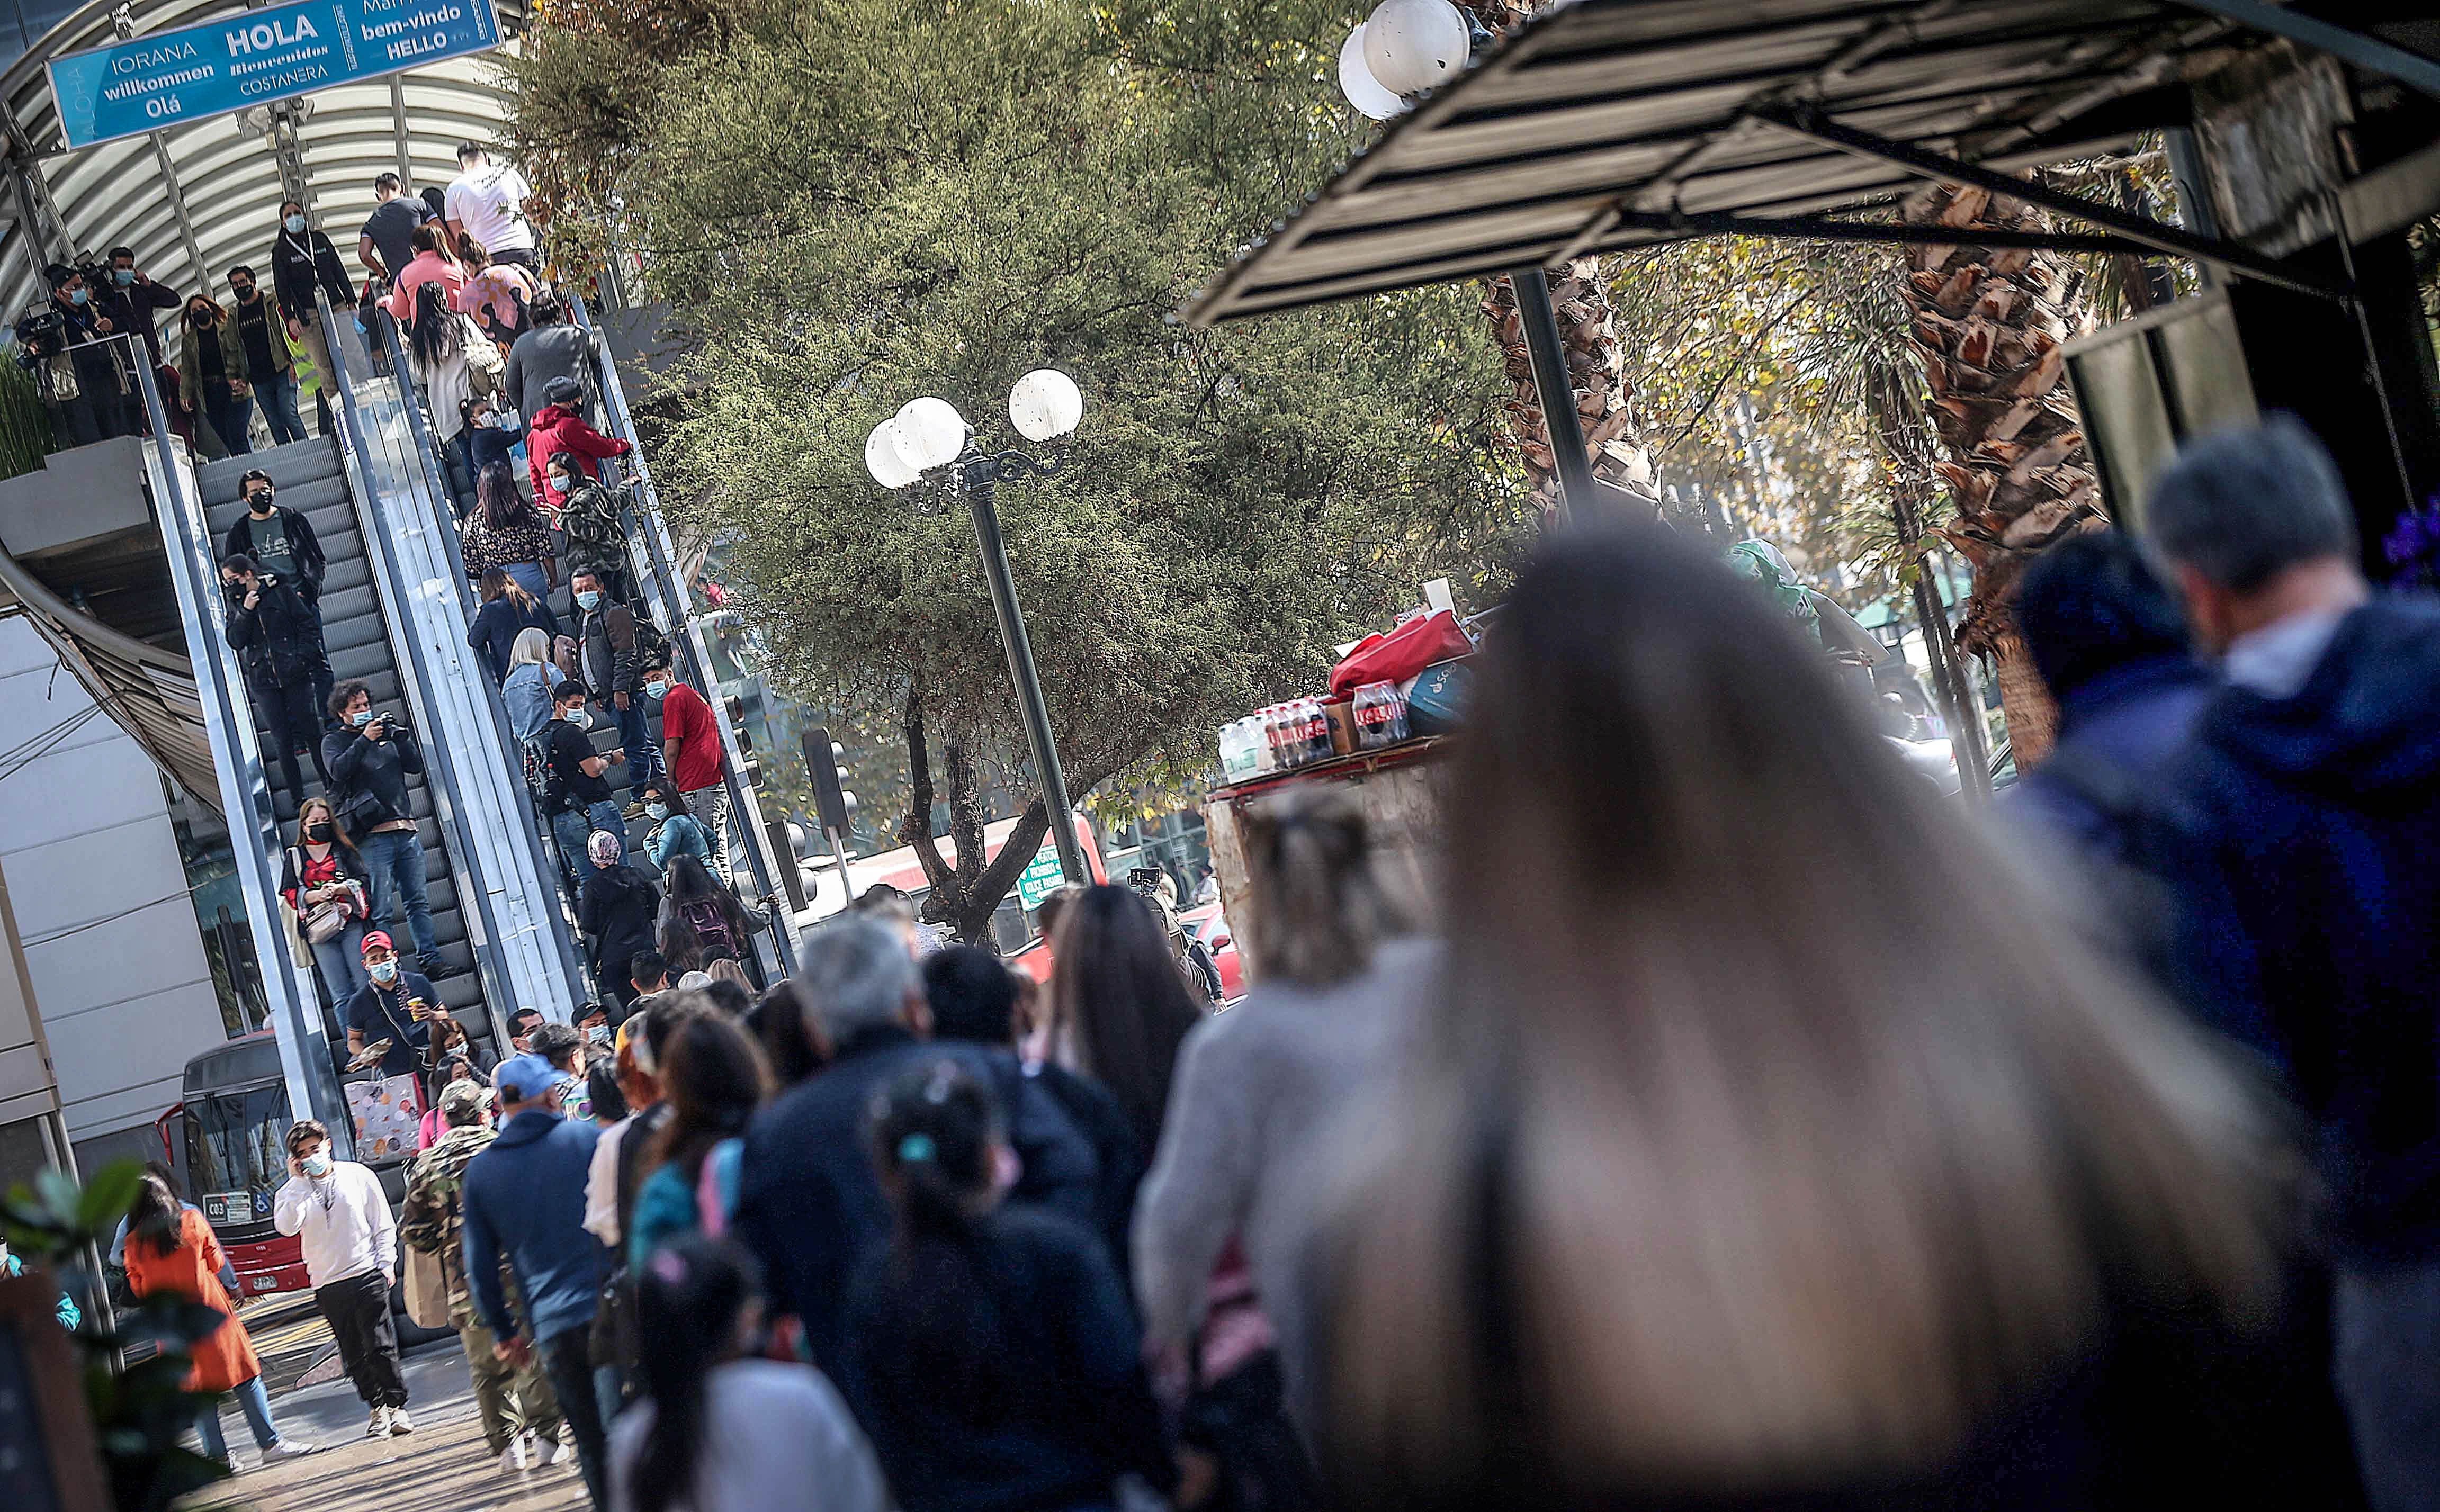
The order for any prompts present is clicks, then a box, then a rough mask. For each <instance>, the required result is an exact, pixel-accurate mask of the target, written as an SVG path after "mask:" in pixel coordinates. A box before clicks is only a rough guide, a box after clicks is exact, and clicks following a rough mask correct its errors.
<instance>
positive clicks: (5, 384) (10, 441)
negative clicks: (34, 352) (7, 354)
mask: <svg viewBox="0 0 2440 1512" xmlns="http://www.w3.org/2000/svg"><path fill="white" fill-rule="evenodd" d="M51 450H52V443H51V416H50V412H49V411H48V410H45V408H43V396H42V391H41V390H40V389H37V388H36V387H35V386H34V375H33V374H31V373H29V372H27V370H26V369H25V368H23V367H20V366H18V365H16V364H15V363H0V478H14V477H22V476H24V475H25V474H26V473H28V472H31V471H34V470H35V469H37V468H39V467H41V466H42V465H43V458H45V457H46V456H48V455H50V454H51Z"/></svg>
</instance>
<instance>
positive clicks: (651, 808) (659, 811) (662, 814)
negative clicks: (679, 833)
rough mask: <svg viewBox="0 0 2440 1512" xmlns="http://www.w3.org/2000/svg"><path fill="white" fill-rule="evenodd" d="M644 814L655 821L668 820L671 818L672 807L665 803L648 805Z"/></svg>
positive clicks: (645, 806)
mask: <svg viewBox="0 0 2440 1512" xmlns="http://www.w3.org/2000/svg"><path fill="white" fill-rule="evenodd" d="M644 812H646V813H648V814H651V815H652V816H653V817H654V818H655V819H667V818H668V817H669V816H670V806H669V805H668V804H665V803H648V804H646V805H644Z"/></svg>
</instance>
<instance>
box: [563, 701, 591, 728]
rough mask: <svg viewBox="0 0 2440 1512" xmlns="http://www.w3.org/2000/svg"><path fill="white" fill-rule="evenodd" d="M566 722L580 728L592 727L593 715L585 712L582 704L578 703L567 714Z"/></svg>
mask: <svg viewBox="0 0 2440 1512" xmlns="http://www.w3.org/2000/svg"><path fill="white" fill-rule="evenodd" d="M567 722H568V723H570V724H573V725H575V726H576V727H577V728H578V729H580V730H589V729H591V728H593V716H592V715H590V714H588V713H586V712H585V709H584V705H583V704H582V703H580V704H578V705H577V706H576V707H575V709H574V710H572V711H571V712H570V713H569V714H568V716H567Z"/></svg>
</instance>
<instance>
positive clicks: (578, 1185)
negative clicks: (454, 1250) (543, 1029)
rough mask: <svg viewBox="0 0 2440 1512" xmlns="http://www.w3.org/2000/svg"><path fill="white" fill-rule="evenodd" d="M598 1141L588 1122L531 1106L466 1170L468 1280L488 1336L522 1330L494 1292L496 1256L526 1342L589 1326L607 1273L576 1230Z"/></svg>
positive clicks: (602, 1255)
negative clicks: (525, 1326) (521, 1299)
mask: <svg viewBox="0 0 2440 1512" xmlns="http://www.w3.org/2000/svg"><path fill="white" fill-rule="evenodd" d="M600 1139H601V1130H600V1129H598V1128H596V1127H595V1126H594V1125H592V1124H588V1123H582V1122H579V1121H578V1120H575V1119H572V1118H562V1117H561V1116H560V1115H559V1114H557V1113H550V1112H543V1111H542V1110H541V1109H539V1108H529V1109H527V1110H525V1111H524V1112H520V1113H518V1114H517V1115H516V1116H515V1117H514V1118H511V1119H510V1120H509V1123H508V1127H507V1128H505V1129H503V1130H500V1137H499V1138H497V1139H495V1140H493V1141H492V1143H491V1144H490V1146H488V1147H486V1148H485V1149H484V1150H483V1152H482V1153H481V1154H479V1155H477V1156H475V1158H474V1159H473V1160H471V1161H469V1162H467V1163H466V1193H465V1214H466V1226H465V1236H464V1240H463V1242H464V1244H465V1259H466V1280H467V1284H468V1285H469V1286H471V1287H473V1288H474V1290H475V1312H476V1314H478V1315H479V1316H480V1317H481V1318H482V1320H483V1326H485V1327H487V1328H489V1329H491V1330H492V1333H493V1337H495V1338H499V1339H512V1338H515V1337H516V1336H517V1335H518V1333H519V1332H520V1330H519V1329H518V1327H517V1325H516V1320H515V1319H514V1317H512V1316H511V1314H510V1312H509V1303H508V1298H507V1297H505V1296H503V1295H502V1294H501V1290H500V1255H501V1254H502V1253H503V1252H506V1254H507V1255H508V1259H509V1264H510V1266H511V1268H512V1269H514V1270H515V1272H516V1274H517V1287H518V1289H519V1290H522V1291H524V1293H525V1298H526V1315H527V1316H528V1317H529V1318H531V1319H532V1320H533V1335H532V1338H533V1342H534V1343H543V1342H544V1341H546V1340H550V1339H555V1338H557V1337H559V1336H560V1335H561V1334H564V1333H565V1332H567V1331H568V1330H569V1329H571V1328H582V1327H584V1326H586V1325H589V1324H591V1323H592V1322H593V1307H594V1302H595V1300H596V1298H597V1297H598V1296H599V1295H600V1293H601V1278H602V1277H603V1276H604V1275H606V1274H608V1273H609V1269H610V1267H609V1259H608V1254H607V1252H606V1251H604V1250H603V1249H602V1248H601V1240H599V1239H597V1238H595V1237H594V1236H592V1235H591V1234H588V1233H586V1232H585V1229H584V1178H585V1174H586V1172H587V1171H588V1170H589V1169H590V1168H591V1166H592V1164H593V1147H594V1145H595V1143H596V1142H598V1141H599V1140H600Z"/></svg>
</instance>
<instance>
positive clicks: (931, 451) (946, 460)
mask: <svg viewBox="0 0 2440 1512" xmlns="http://www.w3.org/2000/svg"><path fill="white" fill-rule="evenodd" d="M966 435H967V431H966V418H965V417H964V416H962V415H960V414H959V413H958V411H957V407H956V406H955V405H953V404H951V403H950V402H949V401H948V400H944V399H910V400H907V401H906V403H905V404H903V405H901V406H899V410H898V454H899V455H900V456H903V457H905V458H906V465H907V466H908V467H911V468H913V469H914V470H915V471H918V472H929V471H932V470H933V469H934V468H939V467H947V466H948V465H949V464H950V463H952V462H955V461H956V460H957V459H958V454H959V453H960V452H963V451H964V450H965V449H966Z"/></svg>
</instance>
